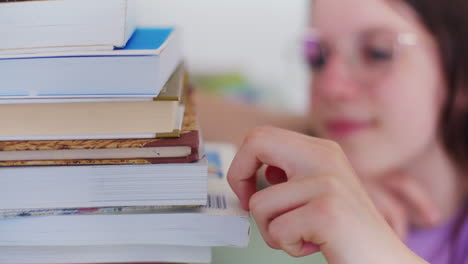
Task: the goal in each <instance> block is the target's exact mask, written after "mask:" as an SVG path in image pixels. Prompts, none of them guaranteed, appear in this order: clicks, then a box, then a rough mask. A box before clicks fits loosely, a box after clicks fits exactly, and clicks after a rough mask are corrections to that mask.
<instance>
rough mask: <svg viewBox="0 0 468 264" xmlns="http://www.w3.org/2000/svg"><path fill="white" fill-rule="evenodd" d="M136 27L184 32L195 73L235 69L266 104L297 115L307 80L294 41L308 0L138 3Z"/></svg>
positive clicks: (146, 0)
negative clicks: (263, 94) (174, 28)
mask: <svg viewBox="0 0 468 264" xmlns="http://www.w3.org/2000/svg"><path fill="white" fill-rule="evenodd" d="M136 1H137V12H138V13H137V14H138V23H139V24H140V25H177V26H180V27H181V28H182V30H183V31H182V32H183V37H184V49H185V55H186V57H187V61H188V65H189V67H190V70H191V71H194V72H212V71H239V72H242V73H244V74H245V75H246V76H247V77H248V78H249V80H250V81H251V82H252V83H253V84H254V85H255V86H256V87H258V88H259V89H261V91H263V92H265V91H266V94H267V95H268V96H267V97H266V98H267V101H268V103H269V104H270V105H275V106H278V107H283V108H287V109H290V110H296V111H301V110H302V109H304V106H305V97H306V96H304V95H305V93H306V78H305V73H304V72H303V71H302V67H301V66H300V62H301V60H300V58H299V56H298V50H299V49H298V46H299V45H298V39H299V37H300V34H301V32H303V29H304V25H305V24H306V14H307V5H306V0H289V1H288V0H136Z"/></svg>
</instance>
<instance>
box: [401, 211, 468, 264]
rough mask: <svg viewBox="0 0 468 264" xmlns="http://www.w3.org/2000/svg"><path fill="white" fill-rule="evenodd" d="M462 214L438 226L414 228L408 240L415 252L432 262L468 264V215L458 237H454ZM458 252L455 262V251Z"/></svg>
mask: <svg viewBox="0 0 468 264" xmlns="http://www.w3.org/2000/svg"><path fill="white" fill-rule="evenodd" d="M459 221H460V216H457V217H455V219H453V220H451V221H449V222H448V223H446V224H444V225H441V226H439V227H436V228H431V229H423V230H414V231H412V232H410V235H409V237H408V240H407V243H406V244H407V245H408V247H409V248H410V249H411V250H413V252H414V253H416V254H417V255H419V256H420V257H422V258H424V259H425V260H426V261H427V262H429V263H431V264H468V216H466V217H465V219H463V224H462V226H461V229H460V232H459V233H458V235H459V236H458V239H457V240H455V243H452V241H454V238H453V235H452V234H453V230H454V228H455V227H456V226H458V224H459ZM454 252H456V255H455V259H454V260H455V262H452V260H453V257H454V256H453V253H454Z"/></svg>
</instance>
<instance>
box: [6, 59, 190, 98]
mask: <svg viewBox="0 0 468 264" xmlns="http://www.w3.org/2000/svg"><path fill="white" fill-rule="evenodd" d="M186 75H187V73H186V69H185V66H184V64H183V63H182V64H180V65H179V66H178V67H177V69H176V71H175V72H174V73H173V74H172V75H171V77H170V78H169V80H168V81H167V83H166V84H165V85H164V87H163V88H162V90H161V91H160V92H159V94H158V96H156V97H154V96H146V97H145V96H109V97H46V96H43V97H38V98H35V97H28V98H3V97H0V104H52V103H82V102H87V103H91V102H151V101H181V100H182V96H183V92H184V87H185V84H186V83H187V77H186Z"/></svg>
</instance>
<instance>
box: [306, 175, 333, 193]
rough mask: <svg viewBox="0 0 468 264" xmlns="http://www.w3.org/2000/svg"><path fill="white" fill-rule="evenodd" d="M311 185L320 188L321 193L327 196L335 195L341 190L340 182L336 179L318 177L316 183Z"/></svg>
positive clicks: (313, 182)
mask: <svg viewBox="0 0 468 264" xmlns="http://www.w3.org/2000/svg"><path fill="white" fill-rule="evenodd" d="M311 184H313V185H315V186H318V188H319V189H320V191H321V193H323V194H325V195H332V194H335V193H337V192H338V189H339V187H338V185H339V181H338V180H337V179H336V178H335V177H327V176H322V177H317V178H315V179H314V181H312V182H311Z"/></svg>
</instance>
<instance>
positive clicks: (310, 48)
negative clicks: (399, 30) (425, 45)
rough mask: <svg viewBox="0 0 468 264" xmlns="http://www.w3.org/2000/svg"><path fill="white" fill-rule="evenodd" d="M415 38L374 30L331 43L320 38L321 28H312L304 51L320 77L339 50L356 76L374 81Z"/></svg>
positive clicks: (306, 36)
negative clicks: (319, 29)
mask: <svg viewBox="0 0 468 264" xmlns="http://www.w3.org/2000/svg"><path fill="white" fill-rule="evenodd" d="M416 42H417V37H416V36H415V35H414V34H411V33H405V34H395V33H393V32H389V31H384V30H372V31H368V32H364V33H362V34H358V35H356V36H355V37H354V38H351V39H348V41H344V42H339V43H337V44H335V45H331V44H330V43H327V42H326V41H325V40H323V39H322V38H321V35H320V32H319V31H317V30H313V29H312V30H309V31H308V32H307V33H306V35H305V38H304V53H305V57H306V60H307V64H308V65H309V67H310V69H311V71H312V72H313V73H314V74H315V76H316V77H318V78H320V74H321V73H322V72H323V71H324V69H325V68H326V67H327V64H329V62H330V60H331V58H332V56H334V55H336V54H339V55H340V56H343V58H344V59H345V63H346V64H347V66H348V69H349V70H350V71H351V74H352V76H353V78H355V79H356V80H358V81H359V82H361V83H363V84H371V83H373V82H375V81H377V80H380V79H381V78H383V77H385V75H386V74H388V73H389V72H390V71H392V69H393V68H394V66H395V64H396V61H397V59H398V57H399V56H400V55H401V53H402V52H401V51H402V48H403V47H404V46H413V45H415V44H416Z"/></svg>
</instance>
